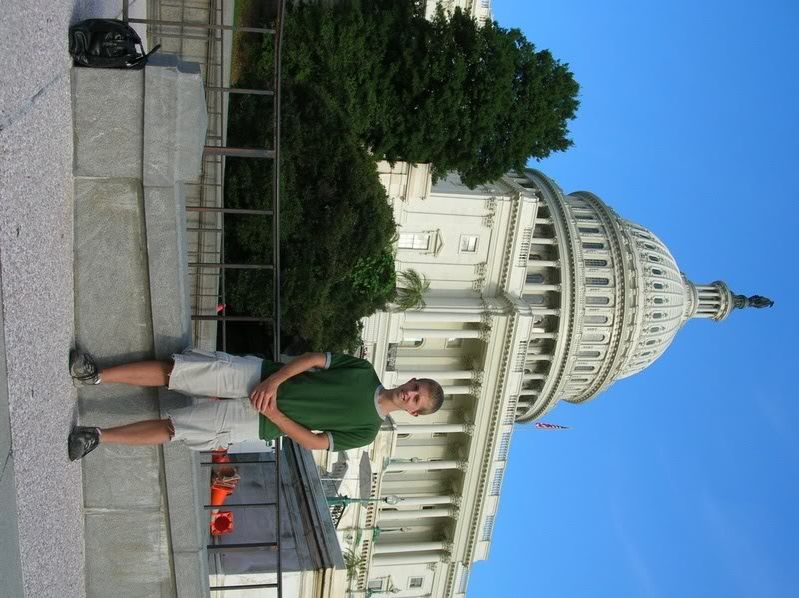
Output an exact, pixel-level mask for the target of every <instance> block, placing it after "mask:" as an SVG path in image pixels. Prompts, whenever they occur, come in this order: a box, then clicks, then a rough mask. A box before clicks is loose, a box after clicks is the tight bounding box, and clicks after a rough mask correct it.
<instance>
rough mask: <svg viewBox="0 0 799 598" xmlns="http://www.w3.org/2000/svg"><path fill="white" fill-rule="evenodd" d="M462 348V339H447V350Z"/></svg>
mask: <svg viewBox="0 0 799 598" xmlns="http://www.w3.org/2000/svg"><path fill="white" fill-rule="evenodd" d="M462 346H463V339H462V338H448V339H447V345H446V347H447V349H457V348H459V347H462Z"/></svg>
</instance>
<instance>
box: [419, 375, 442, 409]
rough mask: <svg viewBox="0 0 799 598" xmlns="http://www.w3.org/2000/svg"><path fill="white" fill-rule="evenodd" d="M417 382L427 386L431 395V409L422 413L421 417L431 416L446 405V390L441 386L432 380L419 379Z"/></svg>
mask: <svg viewBox="0 0 799 598" xmlns="http://www.w3.org/2000/svg"><path fill="white" fill-rule="evenodd" d="M417 382H419V384H424V385H426V386H427V390H428V392H429V394H430V409H424V410H422V411H420V412H419V413H420V415H431V414H433V413H435V412H436V411H438V410H439V409H441V405H443V404H444V389H443V388H441V385H440V384H439V383H438V382H436V381H435V380H431V379H430V378H419V379H418V380H417Z"/></svg>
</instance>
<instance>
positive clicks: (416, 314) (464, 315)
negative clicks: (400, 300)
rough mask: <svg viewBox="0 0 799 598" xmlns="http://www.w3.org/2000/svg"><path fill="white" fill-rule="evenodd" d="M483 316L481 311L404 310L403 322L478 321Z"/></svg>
mask: <svg viewBox="0 0 799 598" xmlns="http://www.w3.org/2000/svg"><path fill="white" fill-rule="evenodd" d="M482 317H483V314H482V307H481V311H467V312H456V311H450V312H430V311H408V312H405V323H406V324H414V323H416V322H419V323H426V322H479V321H480V319H481V318H482Z"/></svg>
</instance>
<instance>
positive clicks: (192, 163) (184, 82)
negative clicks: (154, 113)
mask: <svg viewBox="0 0 799 598" xmlns="http://www.w3.org/2000/svg"><path fill="white" fill-rule="evenodd" d="M207 129H208V109H207V106H206V104H205V88H204V86H203V80H202V78H201V77H200V67H199V66H198V65H196V64H193V63H185V62H184V63H181V65H180V76H179V78H178V123H177V131H176V132H177V143H176V146H175V147H176V148H177V151H178V154H179V155H178V161H177V164H176V168H177V170H176V174H175V177H176V179H177V180H180V181H192V180H195V179H197V178H198V177H199V176H200V173H201V172H202V159H203V149H204V147H205V135H206V132H207Z"/></svg>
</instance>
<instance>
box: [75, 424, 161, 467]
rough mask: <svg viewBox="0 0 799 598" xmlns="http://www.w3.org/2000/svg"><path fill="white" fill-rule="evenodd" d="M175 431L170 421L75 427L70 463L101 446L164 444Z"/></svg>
mask: <svg viewBox="0 0 799 598" xmlns="http://www.w3.org/2000/svg"><path fill="white" fill-rule="evenodd" d="M174 434H175V430H174V428H173V426H172V422H171V421H170V420H168V419H148V420H144V421H139V422H135V423H132V424H127V425H125V426H118V427H115V428H105V429H101V428H91V427H85V426H75V427H74V428H72V432H70V434H69V438H68V439H67V449H68V452H69V459H70V461H75V460H77V459H81V458H83V457H85V456H86V455H88V454H89V453H90V452H92V451H93V450H94V449H96V448H97V446H98V445H99V444H128V445H154V444H164V443H165V442H169V440H170V439H171V438H172V436H174Z"/></svg>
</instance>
